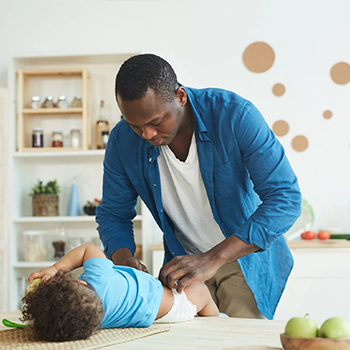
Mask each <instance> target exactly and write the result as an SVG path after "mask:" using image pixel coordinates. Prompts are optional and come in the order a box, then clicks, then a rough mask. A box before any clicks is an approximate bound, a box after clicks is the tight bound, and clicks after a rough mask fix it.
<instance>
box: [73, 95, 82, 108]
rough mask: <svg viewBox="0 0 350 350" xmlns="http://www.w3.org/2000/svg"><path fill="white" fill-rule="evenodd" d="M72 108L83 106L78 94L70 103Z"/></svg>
mask: <svg viewBox="0 0 350 350" xmlns="http://www.w3.org/2000/svg"><path fill="white" fill-rule="evenodd" d="M71 107H72V108H81V107H83V101H82V100H81V97H80V96H74V100H73V101H72V103H71Z"/></svg>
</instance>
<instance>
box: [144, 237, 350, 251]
mask: <svg viewBox="0 0 350 350" xmlns="http://www.w3.org/2000/svg"><path fill="white" fill-rule="evenodd" d="M287 244H288V247H289V249H299V248H302V249H304V248H306V249H310V248H318V249H319V248H350V241H348V240H346V239H328V240H326V241H321V240H319V239H313V240H312V241H306V240H295V241H287ZM149 249H150V250H163V243H155V244H151V245H150V246H149Z"/></svg>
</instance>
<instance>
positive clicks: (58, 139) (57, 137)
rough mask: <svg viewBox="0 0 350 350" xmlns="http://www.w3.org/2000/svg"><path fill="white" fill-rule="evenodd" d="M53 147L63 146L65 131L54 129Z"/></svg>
mask: <svg viewBox="0 0 350 350" xmlns="http://www.w3.org/2000/svg"><path fill="white" fill-rule="evenodd" d="M51 146H52V147H63V132H62V131H53V132H52V144H51Z"/></svg>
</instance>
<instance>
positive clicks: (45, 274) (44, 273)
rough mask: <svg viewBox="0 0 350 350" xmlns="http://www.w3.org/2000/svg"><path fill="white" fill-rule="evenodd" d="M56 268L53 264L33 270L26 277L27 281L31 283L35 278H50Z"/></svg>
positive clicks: (54, 273)
mask: <svg viewBox="0 0 350 350" xmlns="http://www.w3.org/2000/svg"><path fill="white" fill-rule="evenodd" d="M57 272H58V270H57V269H56V267H55V266H54V265H52V266H50V267H46V268H45V269H42V270H39V271H36V272H33V273H31V274H30V275H29V277H28V282H29V283H32V282H33V280H34V279H35V278H41V280H42V281H46V280H48V279H50V278H51V277H52V276H55V275H56V273H57Z"/></svg>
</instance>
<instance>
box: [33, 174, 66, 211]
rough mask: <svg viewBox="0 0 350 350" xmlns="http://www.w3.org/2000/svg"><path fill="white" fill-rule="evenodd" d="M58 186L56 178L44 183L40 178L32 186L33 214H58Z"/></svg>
mask: <svg viewBox="0 0 350 350" xmlns="http://www.w3.org/2000/svg"><path fill="white" fill-rule="evenodd" d="M59 192H60V188H59V186H58V183H57V180H54V181H49V182H48V183H47V184H46V185H44V184H43V182H42V181H41V180H38V183H37V184H36V185H35V186H34V187H32V193H31V196H33V216H58V215H59V214H58V193H59Z"/></svg>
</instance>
